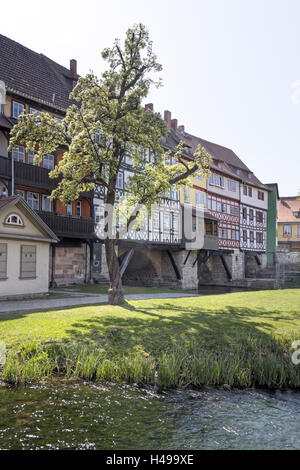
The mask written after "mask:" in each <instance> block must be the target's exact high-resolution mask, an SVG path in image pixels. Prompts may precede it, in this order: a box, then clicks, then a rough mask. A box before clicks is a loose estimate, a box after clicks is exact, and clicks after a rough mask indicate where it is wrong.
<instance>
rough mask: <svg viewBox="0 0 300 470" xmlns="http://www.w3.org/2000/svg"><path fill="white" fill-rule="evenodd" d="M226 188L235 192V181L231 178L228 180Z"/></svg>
mask: <svg viewBox="0 0 300 470" xmlns="http://www.w3.org/2000/svg"><path fill="white" fill-rule="evenodd" d="M228 189H229V191H232V192H234V193H235V192H236V182H235V181H232V180H228Z"/></svg>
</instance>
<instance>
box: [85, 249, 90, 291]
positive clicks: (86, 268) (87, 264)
mask: <svg viewBox="0 0 300 470" xmlns="http://www.w3.org/2000/svg"><path fill="white" fill-rule="evenodd" d="M88 247H89V244H88V241H87V240H86V242H85V283H86V284H88V282H89V277H90V276H89V253H88V251H89V250H88Z"/></svg>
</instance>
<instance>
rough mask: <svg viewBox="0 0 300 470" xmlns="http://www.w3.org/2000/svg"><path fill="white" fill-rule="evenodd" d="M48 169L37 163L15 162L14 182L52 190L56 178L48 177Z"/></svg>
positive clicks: (55, 184)
mask: <svg viewBox="0 0 300 470" xmlns="http://www.w3.org/2000/svg"><path fill="white" fill-rule="evenodd" d="M49 171H50V170H47V169H46V168H41V167H40V166H37V165H30V164H28V163H23V162H15V184H19V185H22V186H29V187H31V188H39V189H47V190H48V191H52V190H53V189H54V188H55V187H56V186H57V179H51V178H49Z"/></svg>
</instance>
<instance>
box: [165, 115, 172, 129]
mask: <svg viewBox="0 0 300 470" xmlns="http://www.w3.org/2000/svg"><path fill="white" fill-rule="evenodd" d="M164 120H165V121H166V123H167V125H168V129H171V111H165V112H164Z"/></svg>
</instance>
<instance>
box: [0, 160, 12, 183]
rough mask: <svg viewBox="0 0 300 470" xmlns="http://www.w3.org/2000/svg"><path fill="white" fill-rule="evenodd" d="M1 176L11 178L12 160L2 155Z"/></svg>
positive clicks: (0, 162) (0, 161)
mask: <svg viewBox="0 0 300 470" xmlns="http://www.w3.org/2000/svg"><path fill="white" fill-rule="evenodd" d="M0 178H4V179H10V178H11V160H10V159H9V158H7V157H1V156H0Z"/></svg>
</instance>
